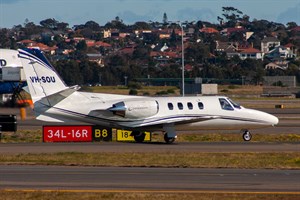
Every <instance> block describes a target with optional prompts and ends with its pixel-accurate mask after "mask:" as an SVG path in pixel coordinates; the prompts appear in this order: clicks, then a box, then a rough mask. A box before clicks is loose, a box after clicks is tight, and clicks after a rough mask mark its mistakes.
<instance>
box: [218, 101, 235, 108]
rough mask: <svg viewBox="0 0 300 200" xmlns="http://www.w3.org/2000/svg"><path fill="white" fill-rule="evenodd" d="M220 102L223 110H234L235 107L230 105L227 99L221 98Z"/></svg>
mask: <svg viewBox="0 0 300 200" xmlns="http://www.w3.org/2000/svg"><path fill="white" fill-rule="evenodd" d="M219 101H220V105H221V108H222V109H223V110H234V109H233V107H232V106H231V105H230V103H229V102H228V101H227V100H226V99H224V98H220V99H219Z"/></svg>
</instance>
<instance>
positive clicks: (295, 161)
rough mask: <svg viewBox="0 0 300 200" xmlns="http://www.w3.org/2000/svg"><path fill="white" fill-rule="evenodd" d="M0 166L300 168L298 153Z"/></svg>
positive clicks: (37, 158) (92, 157)
mask: <svg viewBox="0 0 300 200" xmlns="http://www.w3.org/2000/svg"><path fill="white" fill-rule="evenodd" d="M0 164H32V165H67V166H71V165H74V166H115V167H182V168H184V167H188V168H244V169H262V168H264V169H300V153H299V152H289V153H278V152H277V153H198V152H197V153H185V152H182V153H173V152H163V153H159V154H153V153H141V152H139V153H134V152H132V153H77V152H76V153H75V152H66V153H55V154H44V153H42V154H16V155H7V154H1V155H0Z"/></svg>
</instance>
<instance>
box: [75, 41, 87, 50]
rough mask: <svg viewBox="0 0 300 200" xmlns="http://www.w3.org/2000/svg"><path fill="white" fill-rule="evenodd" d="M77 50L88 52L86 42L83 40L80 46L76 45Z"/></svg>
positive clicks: (79, 43)
mask: <svg viewBox="0 0 300 200" xmlns="http://www.w3.org/2000/svg"><path fill="white" fill-rule="evenodd" d="M76 49H77V50H78V51H86V50H87V45H86V42H85V40H81V41H80V42H78V44H77V45H76Z"/></svg>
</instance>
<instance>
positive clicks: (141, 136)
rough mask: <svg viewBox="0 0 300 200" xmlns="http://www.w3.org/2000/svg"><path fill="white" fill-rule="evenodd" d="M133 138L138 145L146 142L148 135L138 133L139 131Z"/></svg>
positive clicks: (135, 132)
mask: <svg viewBox="0 0 300 200" xmlns="http://www.w3.org/2000/svg"><path fill="white" fill-rule="evenodd" d="M133 134H134V135H133V137H134V140H135V141H136V142H138V143H142V142H144V140H145V136H146V134H145V133H144V132H138V131H134V132H133Z"/></svg>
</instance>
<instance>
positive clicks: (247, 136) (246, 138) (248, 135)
mask: <svg viewBox="0 0 300 200" xmlns="http://www.w3.org/2000/svg"><path fill="white" fill-rule="evenodd" d="M243 132H244V133H243V139H244V141H246V142H249V141H250V140H251V139H252V135H251V133H250V131H248V130H244V131H243Z"/></svg>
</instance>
